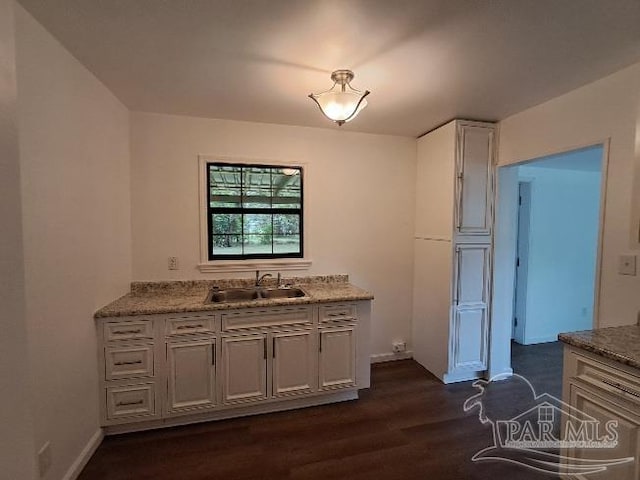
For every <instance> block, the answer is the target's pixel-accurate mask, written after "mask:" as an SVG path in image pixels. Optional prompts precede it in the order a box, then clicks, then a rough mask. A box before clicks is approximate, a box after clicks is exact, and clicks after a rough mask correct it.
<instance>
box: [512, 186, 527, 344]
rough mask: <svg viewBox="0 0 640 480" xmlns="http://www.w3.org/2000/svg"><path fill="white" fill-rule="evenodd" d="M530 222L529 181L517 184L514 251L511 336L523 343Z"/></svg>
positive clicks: (525, 319)
mask: <svg viewBox="0 0 640 480" xmlns="http://www.w3.org/2000/svg"><path fill="white" fill-rule="evenodd" d="M530 222H531V183H530V182H520V183H519V184H518V241H517V251H516V291H515V295H514V309H513V311H514V318H513V331H512V338H513V339H514V340H515V341H516V342H518V343H521V344H525V343H526V341H525V339H526V337H525V332H526V328H525V325H526V321H527V277H528V275H527V273H528V265H529V226H530Z"/></svg>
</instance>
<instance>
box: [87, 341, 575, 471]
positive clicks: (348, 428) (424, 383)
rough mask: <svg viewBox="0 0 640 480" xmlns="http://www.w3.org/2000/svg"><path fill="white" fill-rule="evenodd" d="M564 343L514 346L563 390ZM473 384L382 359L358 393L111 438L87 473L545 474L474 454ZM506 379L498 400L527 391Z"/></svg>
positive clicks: (478, 435) (484, 437) (517, 358)
mask: <svg viewBox="0 0 640 480" xmlns="http://www.w3.org/2000/svg"><path fill="white" fill-rule="evenodd" d="M561 365H562V357H561V347H560V345H559V344H558V343H554V344H545V345H536V346H528V347H522V346H518V345H514V367H515V370H516V371H517V372H519V373H521V374H523V375H525V376H526V377H527V378H529V380H531V381H532V383H533V384H534V385H535V387H536V389H537V390H538V392H539V393H541V392H543V391H547V392H548V393H551V394H553V395H558V394H559V386H560V382H561V378H560V377H561V372H562V368H561ZM477 392H478V390H477V389H476V388H474V387H473V386H472V382H465V383H461V384H454V385H443V384H442V383H440V382H439V381H438V380H437V379H436V378H435V377H433V376H432V375H431V374H429V373H428V372H427V371H426V370H424V369H423V368H422V367H421V366H420V365H418V364H417V363H416V362H414V361H412V360H403V361H397V362H390V363H384V364H378V365H374V366H373V369H372V387H371V389H369V390H367V391H363V392H361V397H360V399H359V400H358V401H352V402H345V403H340V404H334V405H328V406H322V407H313V408H307V409H301V410H294V411H289V412H282V413H275V414H268V415H260V416H254V417H247V418H241V419H234V420H224V421H219V422H209V423H204V424H198V425H192V426H187V427H175V428H170V429H164V430H156V431H150V432H142V433H134V434H127V435H119V436H111V437H107V438H106V439H105V440H104V442H103V444H102V445H101V446H100V448H99V449H98V451H97V452H96V454H95V455H94V456H93V458H92V459H91V460H90V461H89V463H88V465H87V466H86V467H85V469H84V471H83V472H82V474H81V476H80V479H81V480H125V479H135V480H138V479H140V480H142V479H154V480H162V479H171V480H204V479H212V480H213V479H216V480H217V479H220V480H222V479H224V480H240V479H243V480H244V479H264V480H272V479H274V480H275V479H291V480H298V479H300V480H301V479H306V480H313V479H323V480H330V479H347V478H348V479H350V480H358V479H367V480H372V479H375V480H377V479H388V480H394V479H402V480H411V479H420V480H426V479H502V478H505V479H522V480H525V479H542V478H546V479H549V478H553V477H551V476H549V475H544V474H541V473H536V472H534V471H531V470H528V469H526V468H524V467H521V466H518V465H512V464H509V463H506V462H496V461H483V462H472V461H471V457H472V456H473V455H474V454H475V453H476V452H478V451H479V450H481V449H483V448H485V447H488V446H490V445H491V444H492V441H493V437H492V433H491V432H492V430H491V428H490V426H488V425H482V424H481V423H480V422H479V420H478V412H477V411H472V412H469V413H465V412H464V411H463V403H464V401H465V400H466V399H467V398H468V397H470V396H471V395H474V394H475V393H477ZM521 397H522V396H521V395H519V394H518V392H517V391H516V390H514V389H511V388H510V387H509V386H508V385H506V384H505V388H504V391H503V392H502V395H501V397H500V400H499V403H500V402H501V405H502V406H504V407H505V408H507V407H508V408H510V409H513V408H514V407H515V408H516V409H517V407H518V405H519V402H520V403H521V404H522V405H523V406H524V405H526V402H527V400H526V398H521Z"/></svg>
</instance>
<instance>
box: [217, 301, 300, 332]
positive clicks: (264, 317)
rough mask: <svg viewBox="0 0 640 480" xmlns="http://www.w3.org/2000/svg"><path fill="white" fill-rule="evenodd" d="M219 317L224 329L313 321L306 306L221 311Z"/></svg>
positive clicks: (298, 323) (233, 329)
mask: <svg viewBox="0 0 640 480" xmlns="http://www.w3.org/2000/svg"><path fill="white" fill-rule="evenodd" d="M221 317H222V329H223V330H225V331H236V330H243V329H247V328H261V327H273V326H282V325H310V324H311V323H312V322H313V316H312V314H311V307H308V306H306V307H289V308H273V309H271V308H270V309H265V310H247V311H244V312H233V313H223V314H222V315H221Z"/></svg>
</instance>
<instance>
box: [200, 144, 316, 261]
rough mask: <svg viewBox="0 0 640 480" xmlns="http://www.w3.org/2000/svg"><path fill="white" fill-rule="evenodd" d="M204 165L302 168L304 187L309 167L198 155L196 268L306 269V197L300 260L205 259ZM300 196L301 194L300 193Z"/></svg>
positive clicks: (282, 162) (206, 248) (205, 189)
mask: <svg viewBox="0 0 640 480" xmlns="http://www.w3.org/2000/svg"><path fill="white" fill-rule="evenodd" d="M207 162H228V163H246V164H263V165H282V166H283V167H286V166H289V167H291V166H296V167H302V180H303V183H304V184H305V185H306V183H307V178H308V176H309V167H308V164H307V163H304V162H293V161H283V160H271V159H260V158H245V157H229V156H223V155H198V208H199V210H200V263H199V264H198V266H197V268H198V270H200V272H202V273H229V272H251V271H255V270H307V269H309V267H311V260H310V257H309V235H308V228H307V224H308V223H309V216H308V211H309V209H308V200H307V198H308V196H305V198H303V201H302V217H303V222H302V225H303V227H302V228H303V232H302V234H303V235H302V237H303V242H304V243H303V246H302V247H303V252H304V258H276V259H273V260H272V259H264V260H262V259H261V260H257V261H256V260H217V261H211V260H209V252H208V251H207V250H208V248H209V247H208V245H209V242H208V238H207V223H208V222H207V197H208V192H207V190H208V189H207V187H206V185H207ZM303 195H304V193H303Z"/></svg>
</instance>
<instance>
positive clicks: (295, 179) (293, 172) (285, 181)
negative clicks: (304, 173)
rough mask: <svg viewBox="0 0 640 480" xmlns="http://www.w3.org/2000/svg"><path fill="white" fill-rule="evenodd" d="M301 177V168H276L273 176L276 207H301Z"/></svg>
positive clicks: (274, 204)
mask: <svg viewBox="0 0 640 480" xmlns="http://www.w3.org/2000/svg"><path fill="white" fill-rule="evenodd" d="M300 177H301V170H300V169H294V168H284V169H274V171H273V175H272V177H271V181H272V190H273V206H274V208H300V204H301V197H302V195H301V188H300V186H301V181H300Z"/></svg>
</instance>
